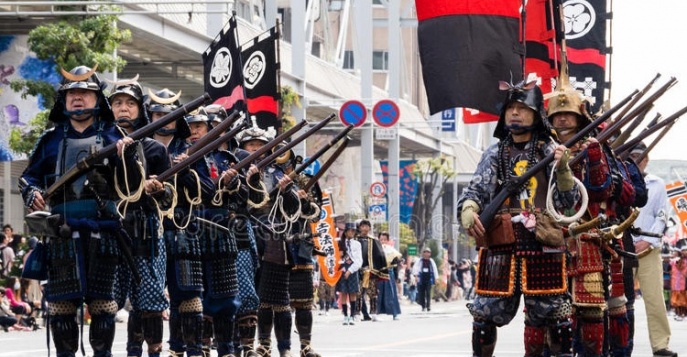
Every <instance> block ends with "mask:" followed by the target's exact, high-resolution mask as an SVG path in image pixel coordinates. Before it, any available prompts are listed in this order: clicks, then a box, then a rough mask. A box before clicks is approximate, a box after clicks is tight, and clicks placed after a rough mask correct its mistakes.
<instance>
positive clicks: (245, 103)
mask: <svg viewBox="0 0 687 357" xmlns="http://www.w3.org/2000/svg"><path fill="white" fill-rule="evenodd" d="M229 22H230V23H231V22H233V25H234V41H235V42H236V48H237V49H238V50H239V68H241V78H242V79H243V80H242V81H241V82H242V83H241V90H242V91H243V106H244V108H243V109H245V110H246V113H248V115H247V116H246V117H247V118H248V120H251V118H250V112H249V111H248V94H247V93H246V85H245V78H244V77H243V56H241V52H242V51H241V42H240V41H239V26H238V23H236V10H233V11H232V12H231V18H230V19H229Z"/></svg>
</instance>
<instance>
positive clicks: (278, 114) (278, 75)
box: [274, 19, 283, 128]
mask: <svg viewBox="0 0 687 357" xmlns="http://www.w3.org/2000/svg"><path fill="white" fill-rule="evenodd" d="M274 31H275V33H276V34H277V38H276V39H275V41H277V43H276V44H275V51H276V53H277V58H276V61H277V103H278V105H277V117H279V116H280V114H281V110H282V108H281V106H282V105H283V103H280V102H281V53H280V52H279V51H280V46H279V42H280V41H279V39H280V38H281V31H279V19H276V21H275V24H274ZM281 119H282V118H277V120H281ZM279 127H280V128H281V125H280V126H279Z"/></svg>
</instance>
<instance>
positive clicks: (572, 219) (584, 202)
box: [546, 161, 589, 224]
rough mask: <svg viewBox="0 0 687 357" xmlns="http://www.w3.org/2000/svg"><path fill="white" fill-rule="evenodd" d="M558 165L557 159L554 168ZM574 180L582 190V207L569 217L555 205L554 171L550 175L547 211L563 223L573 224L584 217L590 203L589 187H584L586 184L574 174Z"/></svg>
mask: <svg viewBox="0 0 687 357" xmlns="http://www.w3.org/2000/svg"><path fill="white" fill-rule="evenodd" d="M557 165H558V161H555V162H554V163H553V167H554V170H555V168H556V166H557ZM573 180H574V181H575V184H576V185H577V188H578V190H580V195H581V196H582V202H581V203H580V209H579V210H578V211H577V212H576V213H575V214H574V215H573V216H571V217H567V216H565V215H562V214H559V213H558V211H556V208H555V207H554V205H553V171H552V172H551V175H549V189H548V192H547V193H546V211H547V212H548V213H549V214H550V215H551V217H552V218H553V219H554V220H556V222H558V223H561V224H571V223H573V222H576V221H578V220H579V219H580V218H582V216H584V214H585V212H587V205H588V204H589V195H588V194H587V189H586V188H585V187H584V184H583V183H582V182H581V181H580V180H578V179H577V177H575V175H573Z"/></svg>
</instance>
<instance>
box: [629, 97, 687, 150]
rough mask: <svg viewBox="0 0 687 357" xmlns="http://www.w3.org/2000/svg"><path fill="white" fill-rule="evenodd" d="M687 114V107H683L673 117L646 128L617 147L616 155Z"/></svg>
mask: <svg viewBox="0 0 687 357" xmlns="http://www.w3.org/2000/svg"><path fill="white" fill-rule="evenodd" d="M685 113H687V107H684V108H682V109H680V110H678V111H677V112H675V113H674V114H673V115H671V116H669V117H667V118H665V119H663V120H661V121H660V122H658V123H656V124H655V125H654V126H652V127H650V128H647V129H646V130H644V131H642V132H641V133H639V135H637V137H635V138H633V139H631V140H630V141H628V142H626V143H625V144H623V145H621V146H620V147H618V149H617V150H616V153H617V154H618V155H620V154H622V153H624V152H625V151H627V150H629V149H631V148H633V147H634V146H635V145H637V143H639V142H640V141H642V140H644V138H646V137H647V136H649V135H651V134H653V133H654V132H656V131H658V129H661V128H663V127H664V126H666V125H668V124H670V123H672V122H674V121H675V120H677V119H679V118H680V117H681V116H682V115H683V114H685Z"/></svg>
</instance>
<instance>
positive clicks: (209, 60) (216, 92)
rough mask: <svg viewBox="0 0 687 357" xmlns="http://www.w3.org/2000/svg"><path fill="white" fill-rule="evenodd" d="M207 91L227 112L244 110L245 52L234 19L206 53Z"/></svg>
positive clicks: (204, 54)
mask: <svg viewBox="0 0 687 357" xmlns="http://www.w3.org/2000/svg"><path fill="white" fill-rule="evenodd" d="M203 66H204V68H205V71H204V85H205V91H206V92H207V93H208V94H209V95H210V97H212V100H213V101H214V103H215V104H220V105H222V106H223V107H224V108H225V109H227V110H230V109H237V110H244V109H245V108H244V107H245V103H244V101H243V97H244V93H243V85H242V84H243V75H242V71H241V51H239V46H238V39H237V28H236V18H235V17H233V16H232V17H231V19H229V23H228V24H227V26H225V27H224V28H223V29H222V31H221V32H220V34H219V35H218V36H217V37H216V38H215V40H214V41H213V42H212V43H211V44H210V47H208V49H207V50H205V52H203Z"/></svg>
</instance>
